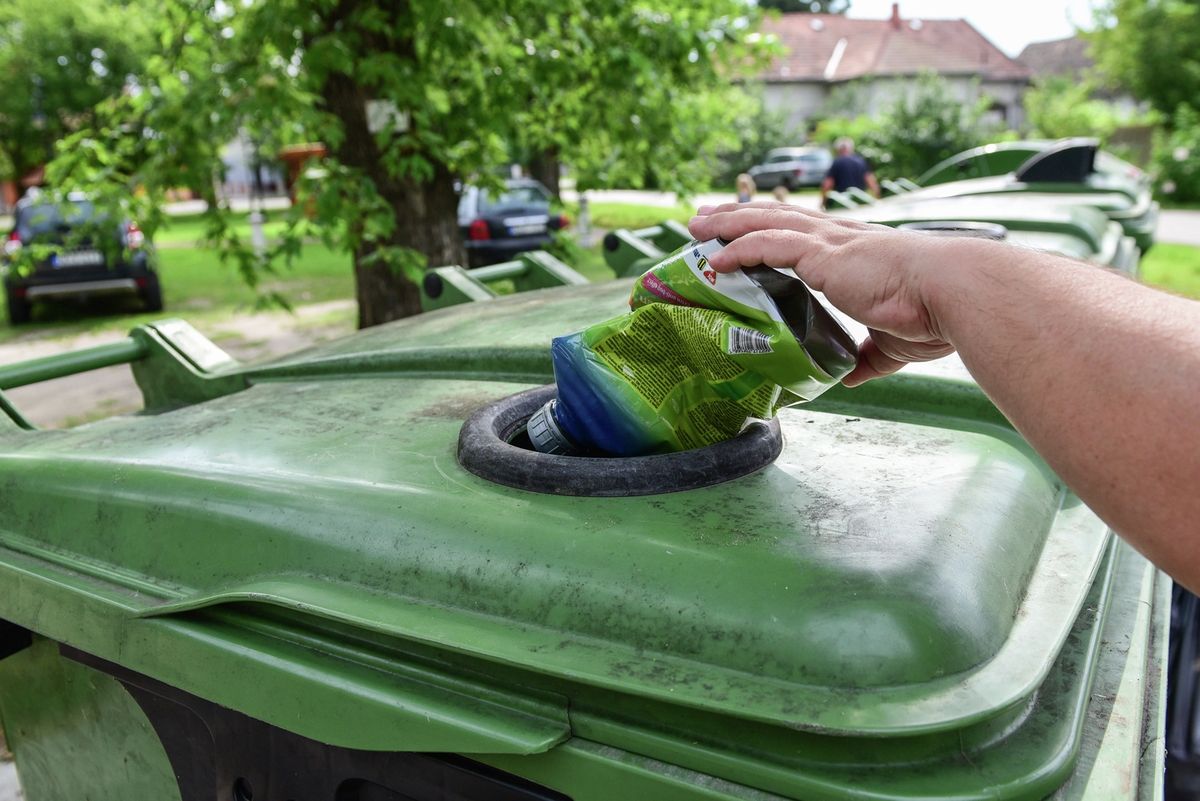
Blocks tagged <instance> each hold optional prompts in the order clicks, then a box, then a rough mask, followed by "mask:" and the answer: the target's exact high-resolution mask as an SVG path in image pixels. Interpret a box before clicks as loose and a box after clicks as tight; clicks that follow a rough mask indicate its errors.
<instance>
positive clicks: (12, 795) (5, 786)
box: [0, 762, 25, 801]
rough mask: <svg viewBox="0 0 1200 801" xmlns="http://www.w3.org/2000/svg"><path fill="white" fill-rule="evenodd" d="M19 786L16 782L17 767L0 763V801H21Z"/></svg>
mask: <svg viewBox="0 0 1200 801" xmlns="http://www.w3.org/2000/svg"><path fill="white" fill-rule="evenodd" d="M23 798H25V796H23V795H21V785H20V783H19V782H18V781H17V766H16V765H14V764H13V763H11V762H0V801H22V799H23Z"/></svg>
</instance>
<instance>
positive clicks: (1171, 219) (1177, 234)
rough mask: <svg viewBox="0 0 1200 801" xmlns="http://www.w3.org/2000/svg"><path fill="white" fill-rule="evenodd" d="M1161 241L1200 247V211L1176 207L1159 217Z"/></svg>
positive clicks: (1159, 237)
mask: <svg viewBox="0 0 1200 801" xmlns="http://www.w3.org/2000/svg"><path fill="white" fill-rule="evenodd" d="M1157 239H1158V241H1159V242H1170V243H1172V244H1176V245H1196V246H1197V247H1200V211H1184V210H1181V209H1175V210H1171V211H1164V212H1163V213H1162V216H1161V217H1159V218H1158V235H1157Z"/></svg>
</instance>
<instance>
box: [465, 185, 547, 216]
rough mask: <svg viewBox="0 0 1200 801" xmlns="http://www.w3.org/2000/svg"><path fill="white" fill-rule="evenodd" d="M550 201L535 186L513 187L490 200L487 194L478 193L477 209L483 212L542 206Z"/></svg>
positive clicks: (539, 188)
mask: <svg viewBox="0 0 1200 801" xmlns="http://www.w3.org/2000/svg"><path fill="white" fill-rule="evenodd" d="M549 200H550V198H549V197H547V196H546V193H545V192H543V191H542V189H541V187H537V186H514V187H511V188H509V189H506V190H504V193H503V194H501V195H499V196H498V197H496V198H492V197H491V196H490V195H488V193H487V192H480V193H479V208H480V210H481V211H483V212H485V213H486V212H488V211H492V210H495V209H503V208H508V207H511V206H537V205H544V204H545V203H548V202H549Z"/></svg>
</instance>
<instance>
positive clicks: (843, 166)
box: [821, 136, 879, 208]
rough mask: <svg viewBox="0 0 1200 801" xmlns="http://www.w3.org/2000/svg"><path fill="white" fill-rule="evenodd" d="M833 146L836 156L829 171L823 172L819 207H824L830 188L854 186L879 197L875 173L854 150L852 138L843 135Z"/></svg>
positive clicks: (838, 189) (837, 188)
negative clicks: (823, 177)
mask: <svg viewBox="0 0 1200 801" xmlns="http://www.w3.org/2000/svg"><path fill="white" fill-rule="evenodd" d="M834 147H835V149H836V150H837V158H835V159H834V160H833V164H831V165H829V172H827V173H825V180H824V181H822V182H821V208H825V196H826V195H828V194H829V190H831V189H833V190H836V191H838V192H845V191H846V190H847V189H849V188H850V187H852V186H856V187H858V188H859V189H866V190H869V191H870V192H871V194H872V195H874V196H875V197H879V181H877V180H875V173H874V172H873V171H872V170H871V165H870V164H869V163H867V160H866V159H865V158H863V157H862V156H860V155H858V154H857V153H855V152H854V140H853V139H850V138H849V137H846V136H843V137H842V138H841V139H839V140H837V143H836V144H835V146H834Z"/></svg>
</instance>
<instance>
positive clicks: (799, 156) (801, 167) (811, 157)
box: [749, 147, 833, 190]
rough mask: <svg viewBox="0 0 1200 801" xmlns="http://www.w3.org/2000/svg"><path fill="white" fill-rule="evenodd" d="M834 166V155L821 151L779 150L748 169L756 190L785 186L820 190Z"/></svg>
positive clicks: (808, 149) (804, 148)
mask: <svg viewBox="0 0 1200 801" xmlns="http://www.w3.org/2000/svg"><path fill="white" fill-rule="evenodd" d="M831 164H833V154H832V153H830V152H829V151H828V150H826V149H825V148H823V147H778V148H775V149H774V150H772V151H770V152H769V153H767V158H766V160H765V161H764V162H763V163H762V164H756V165H754V166H753V167H751V168H750V170H749V173H750V177H751V178H753V179H754V185H755V186H756V187H758V188H759V189H774V188H775V187H777V186H784V187H786V188H787V189H788V190H792V189H795V188H796V187H799V186H820V184H821V181H822V180H823V179H824V178H825V173H827V172H829V165H831Z"/></svg>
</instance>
